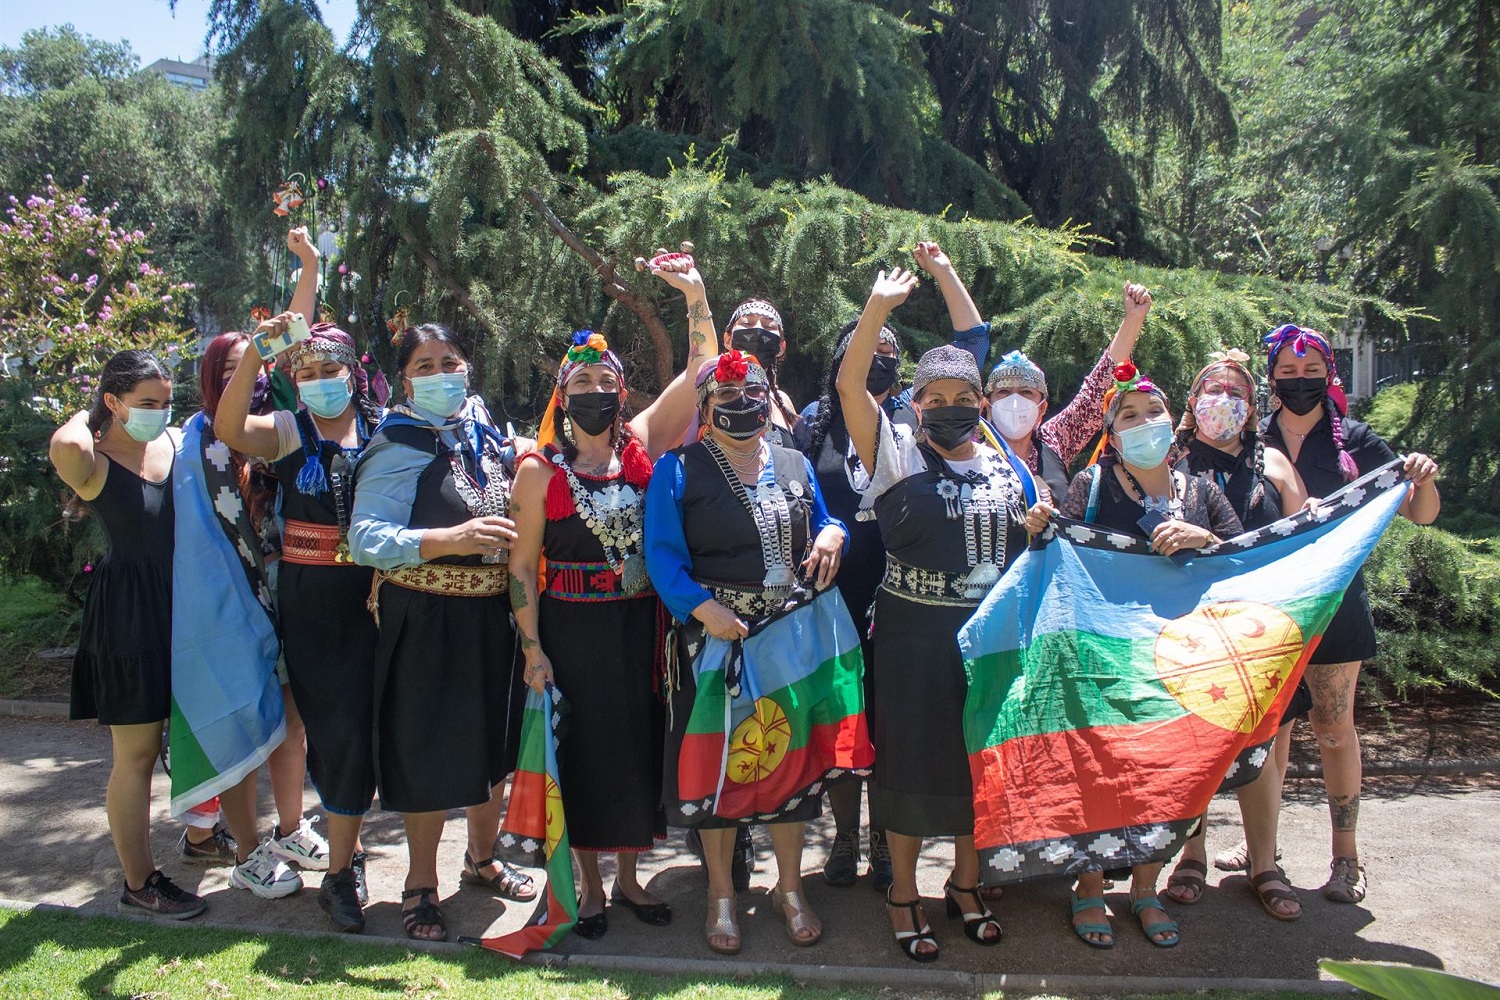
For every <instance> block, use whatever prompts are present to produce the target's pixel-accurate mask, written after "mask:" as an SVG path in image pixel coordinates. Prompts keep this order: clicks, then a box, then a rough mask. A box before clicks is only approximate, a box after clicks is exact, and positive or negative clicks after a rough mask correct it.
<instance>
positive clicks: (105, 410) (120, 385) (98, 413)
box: [89, 351, 172, 434]
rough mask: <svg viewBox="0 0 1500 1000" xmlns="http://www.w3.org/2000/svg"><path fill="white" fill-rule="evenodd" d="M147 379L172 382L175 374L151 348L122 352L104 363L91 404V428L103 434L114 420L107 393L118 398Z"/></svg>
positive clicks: (96, 432)
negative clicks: (168, 369)
mask: <svg viewBox="0 0 1500 1000" xmlns="http://www.w3.org/2000/svg"><path fill="white" fill-rule="evenodd" d="M147 379H161V380H162V381H163V382H166V383H168V384H171V382H172V373H171V372H169V371H167V366H166V365H164V364H162V363H161V360H160V359H159V358H157V356H156V355H154V354H152V353H151V352H150V351H121V352H120V353H119V354H116V355H115V356H114V357H112V358H110V359H109V360H108V361H106V362H104V370H103V371H101V372H100V373H99V389H98V391H97V392H96V393H94V402H93V404H92V405H91V406H90V407H89V430H91V431H93V432H94V433H95V434H103V433H104V432H105V431H107V430H109V425H110V423H111V422H112V421H113V420H114V416H113V414H111V413H110V412H109V407H108V406H106V405H105V403H104V394H105V393H106V392H107V393H109V394H110V395H112V396H114V397H116V398H119V397H120V396H123V395H125V393H127V392H129V391H130V390H132V389H134V388H135V387H136V386H137V385H139V384H141V383H142V382H144V381H146V380H147Z"/></svg>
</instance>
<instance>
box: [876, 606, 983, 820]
mask: <svg viewBox="0 0 1500 1000" xmlns="http://www.w3.org/2000/svg"><path fill="white" fill-rule="evenodd" d="M973 614H974V609H973V608H967V607H942V606H938V605H930V604H919V603H917V602H916V601H910V600H907V599H906V598H904V597H898V596H897V595H895V594H892V593H891V592H890V591H888V590H885V589H881V590H880V591H879V593H878V594H877V595H876V597H875V636H874V645H875V664H874V666H875V670H874V673H875V683H874V685H873V687H874V696H875V701H874V711H873V712H871V713H870V714H871V729H872V731H873V734H874V739H875V774H874V776H873V777H872V778H871V779H870V825H871V827H872V828H874V829H880V830H889V831H890V832H892V833H900V834H905V835H906V836H908V837H954V836H973V834H974V789H973V781H972V779H971V778H970V776H969V754H968V750H967V748H966V747H965V746H964V718H963V716H964V699H965V698H966V697H967V696H968V692H969V685H968V679H967V677H966V676H965V674H964V664H963V656H962V654H961V653H960V652H959V649H958V631H959V629H960V628H962V627H963V624H964V622H966V621H968V620H969V618H970V617H971V616H972V615H973Z"/></svg>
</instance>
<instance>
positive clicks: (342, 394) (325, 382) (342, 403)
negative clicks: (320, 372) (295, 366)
mask: <svg viewBox="0 0 1500 1000" xmlns="http://www.w3.org/2000/svg"><path fill="white" fill-rule="evenodd" d="M297 395H298V397H300V398H301V400H302V405H303V406H306V407H307V408H308V410H309V411H311V412H312V414H313V416H317V417H322V418H323V419H324V420H332V419H333V418H334V417H336V416H338V415H339V414H340V413H343V412H344V410H345V408H347V407H348V405H349V400H351V399H353V398H354V394H353V393H351V392H350V391H349V379H348V377H347V376H345V377H344V378H311V379H308V380H307V381H305V382H298V383H297Z"/></svg>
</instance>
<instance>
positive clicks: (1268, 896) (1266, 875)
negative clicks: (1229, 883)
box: [1250, 868, 1302, 923]
mask: <svg viewBox="0 0 1500 1000" xmlns="http://www.w3.org/2000/svg"><path fill="white" fill-rule="evenodd" d="M1272 882H1280V883H1281V884H1282V885H1286V886H1290V885H1291V883H1290V882H1288V881H1287V877H1286V876H1285V875H1283V874H1282V873H1281V870H1280V869H1278V868H1272V869H1271V870H1270V871H1264V872H1261V873H1260V874H1259V875H1256V876H1255V877H1253V878H1252V879H1250V889H1251V891H1252V892H1254V893H1255V898H1256V899H1258V900H1260V907H1261V909H1263V910H1265V911H1266V912H1267V913H1269V914H1270V915H1271V916H1273V917H1275V918H1276V919H1277V920H1284V921H1287V922H1288V923H1290V922H1291V921H1293V920H1300V919H1302V901H1301V900H1300V899H1298V898H1297V894H1296V893H1295V892H1292V891H1291V889H1289V888H1288V889H1282V888H1278V887H1275V886H1272V887H1270V888H1267V886H1268V885H1269V883H1272ZM1278 900H1281V901H1284V902H1289V903H1296V904H1297V912H1296V913H1282V912H1281V911H1279V910H1277V909H1276V907H1274V906H1273V905H1271V904H1273V903H1275V902H1276V901H1278Z"/></svg>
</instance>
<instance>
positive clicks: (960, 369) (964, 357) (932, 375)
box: [911, 344, 984, 399]
mask: <svg viewBox="0 0 1500 1000" xmlns="http://www.w3.org/2000/svg"><path fill="white" fill-rule="evenodd" d="M942 378H956V379H958V380H959V381H961V382H967V383H969V385H971V386H973V387H974V391H975V392H977V393H981V394H982V393H983V392H984V390H983V389H981V388H980V378H979V365H978V364H977V363H976V362H975V361H974V355H972V354H970V353H969V352H968V351H966V350H964V349H963V348H961V347H954V346H953V345H952V344H944V345H943V346H941V347H934V348H933V349H932V350H930V351H928V352H927V353H926V354H924V355H922V357H921V358H920V359H918V361H917V372H916V376H915V377H914V378H913V379H912V383H911V394H912V397H913V398H914V399H921V397H922V390H923V389H925V388H927V384H928V383H929V382H936V381H937V380H938V379H942Z"/></svg>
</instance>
